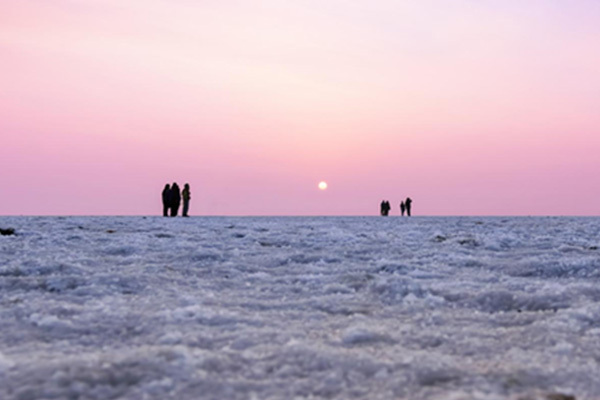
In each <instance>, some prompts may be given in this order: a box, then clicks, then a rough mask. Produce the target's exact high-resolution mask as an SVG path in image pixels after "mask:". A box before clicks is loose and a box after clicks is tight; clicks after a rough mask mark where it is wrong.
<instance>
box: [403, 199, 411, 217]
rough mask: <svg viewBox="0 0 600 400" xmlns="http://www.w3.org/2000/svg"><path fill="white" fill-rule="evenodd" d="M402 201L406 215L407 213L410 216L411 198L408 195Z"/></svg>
mask: <svg viewBox="0 0 600 400" xmlns="http://www.w3.org/2000/svg"><path fill="white" fill-rule="evenodd" d="M404 203H405V204H406V215H408V216H409V217H410V211H411V206H412V199H411V198H410V197H407V198H406V200H405V201H404Z"/></svg>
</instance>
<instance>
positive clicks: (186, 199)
mask: <svg viewBox="0 0 600 400" xmlns="http://www.w3.org/2000/svg"><path fill="white" fill-rule="evenodd" d="M181 198H182V199H183V210H182V211H181V212H182V216H184V217H188V210H189V208H190V199H191V198H192V196H190V185H189V184H187V183H186V184H185V185H183V190H182V191H181Z"/></svg>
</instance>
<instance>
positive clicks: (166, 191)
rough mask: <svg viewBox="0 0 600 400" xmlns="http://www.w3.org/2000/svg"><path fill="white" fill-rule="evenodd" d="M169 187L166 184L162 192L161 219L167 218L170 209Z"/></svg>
mask: <svg viewBox="0 0 600 400" xmlns="http://www.w3.org/2000/svg"><path fill="white" fill-rule="evenodd" d="M170 200H171V186H169V184H168V183H167V184H166V185H165V188H164V189H163V191H162V203H163V217H168V216H169V210H170V209H171V203H170Z"/></svg>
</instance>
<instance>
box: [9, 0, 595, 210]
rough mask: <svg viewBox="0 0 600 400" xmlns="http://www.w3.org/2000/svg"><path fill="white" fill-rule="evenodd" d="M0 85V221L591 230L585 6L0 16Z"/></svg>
mask: <svg viewBox="0 0 600 400" xmlns="http://www.w3.org/2000/svg"><path fill="white" fill-rule="evenodd" d="M0 72H1V73H0V139H1V142H0V143H1V145H0V170H1V173H0V177H1V178H0V215H159V214H161V212H162V206H161V204H160V192H161V190H162V188H163V186H164V184H165V183H168V182H169V183H170V182H173V181H177V182H178V183H179V184H180V186H183V184H184V183H186V182H187V183H189V184H190V186H191V190H192V202H191V207H190V214H191V215H376V214H377V213H378V207H379V202H380V201H381V200H382V199H387V200H389V201H390V202H391V203H392V207H393V210H392V212H393V213H394V214H398V204H399V202H400V200H401V199H403V198H405V197H406V196H410V197H411V198H412V199H413V200H414V202H413V209H414V210H413V212H414V214H415V215H600V176H599V174H600V2H599V1H596V0H574V1H568V2H567V1H560V0H531V1H523V0H497V1H485V0H482V1H473V0H438V1H433V0H410V1H401V0H379V1H363V0H356V1H351V0H344V1H342V0H297V1H296V0H294V1H281V0H265V1H260V0H258V1H235V0H231V1H230V0H218V1H217V0H143V1H141V0H52V1H49V0H21V1H8V0H0ZM320 181H326V182H327V183H328V188H327V190H319V189H318V187H317V185H318V183H319V182H320Z"/></svg>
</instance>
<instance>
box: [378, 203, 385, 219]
mask: <svg viewBox="0 0 600 400" xmlns="http://www.w3.org/2000/svg"><path fill="white" fill-rule="evenodd" d="M379 214H381V215H382V216H383V215H385V200H381V204H380V205H379Z"/></svg>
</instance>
